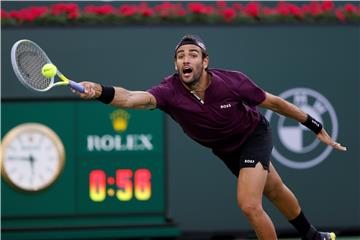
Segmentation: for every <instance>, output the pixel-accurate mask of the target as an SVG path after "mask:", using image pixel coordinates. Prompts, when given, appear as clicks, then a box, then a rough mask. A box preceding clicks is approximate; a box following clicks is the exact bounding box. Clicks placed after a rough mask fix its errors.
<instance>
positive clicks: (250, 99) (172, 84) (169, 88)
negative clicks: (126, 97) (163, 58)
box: [148, 69, 265, 153]
mask: <svg viewBox="0 0 360 240" xmlns="http://www.w3.org/2000/svg"><path fill="white" fill-rule="evenodd" d="M208 72H209V74H210V75H211V76H212V80H211V83H210V85H209V86H208V88H207V89H206V91H205V96H204V104H202V103H201V102H200V101H199V100H198V99H197V98H196V97H195V96H194V95H193V94H191V93H190V91H189V90H188V89H186V88H185V87H184V86H183V85H182V83H181V82H180V81H181V80H180V78H179V75H178V74H174V75H171V76H168V77H166V78H165V79H164V80H163V81H162V82H161V83H160V84H159V85H157V86H154V87H152V88H151V89H149V90H148V92H150V93H151V94H153V95H154V96H155V98H156V102H157V108H159V109H161V110H163V111H164V112H166V113H167V114H169V115H170V116H171V117H172V118H173V119H174V120H175V121H176V122H177V123H179V125H180V126H181V127H182V129H183V130H184V132H185V133H186V134H187V135H188V136H189V137H190V138H192V139H193V140H195V141H196V142H198V143H200V144H202V145H204V146H206V147H209V148H211V149H213V150H216V151H220V152H224V153H227V152H231V151H233V150H235V149H237V148H239V147H240V146H241V144H242V143H243V142H244V141H245V140H246V138H247V137H248V136H249V135H250V134H251V133H252V132H253V131H254V129H255V128H256V126H257V124H258V122H259V120H260V113H259V112H258V111H257V109H256V105H258V104H260V103H261V102H262V101H264V100H265V92H264V91H263V90H262V89H261V88H259V87H258V86H257V85H256V84H255V83H254V82H252V81H251V80H250V79H249V78H248V77H247V76H246V75H245V74H243V73H241V72H237V71H229V70H222V69H210V70H208Z"/></svg>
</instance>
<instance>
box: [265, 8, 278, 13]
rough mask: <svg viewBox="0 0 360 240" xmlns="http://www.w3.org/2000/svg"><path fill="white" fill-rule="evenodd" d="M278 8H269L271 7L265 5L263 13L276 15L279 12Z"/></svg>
mask: <svg viewBox="0 0 360 240" xmlns="http://www.w3.org/2000/svg"><path fill="white" fill-rule="evenodd" d="M277 13H278V10H277V9H273V8H269V7H264V8H263V14H264V15H274V14H277Z"/></svg>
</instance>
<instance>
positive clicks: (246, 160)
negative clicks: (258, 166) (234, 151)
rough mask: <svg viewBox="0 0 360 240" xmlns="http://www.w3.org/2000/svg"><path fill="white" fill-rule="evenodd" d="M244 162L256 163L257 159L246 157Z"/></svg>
mask: <svg viewBox="0 0 360 240" xmlns="http://www.w3.org/2000/svg"><path fill="white" fill-rule="evenodd" d="M244 163H255V160H251V159H245V160H244Z"/></svg>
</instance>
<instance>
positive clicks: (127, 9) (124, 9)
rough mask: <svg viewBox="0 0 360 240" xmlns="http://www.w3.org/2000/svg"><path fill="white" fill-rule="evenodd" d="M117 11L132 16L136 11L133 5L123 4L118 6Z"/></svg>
mask: <svg viewBox="0 0 360 240" xmlns="http://www.w3.org/2000/svg"><path fill="white" fill-rule="evenodd" d="M119 12H120V14H121V15H123V16H125V17H130V16H134V15H135V14H136V13H137V8H136V6H134V5H128V4H124V5H122V6H120V9H119Z"/></svg>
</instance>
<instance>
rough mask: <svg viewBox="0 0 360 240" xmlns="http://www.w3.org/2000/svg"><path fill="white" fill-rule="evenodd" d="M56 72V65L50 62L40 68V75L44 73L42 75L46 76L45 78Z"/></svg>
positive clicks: (52, 75)
mask: <svg viewBox="0 0 360 240" xmlns="http://www.w3.org/2000/svg"><path fill="white" fill-rule="evenodd" d="M56 72H57V68H56V66H55V65H54V64H51V63H47V64H45V65H44V66H43V67H42V69H41V73H42V75H44V77H46V78H52V77H54V76H55V74H56Z"/></svg>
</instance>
